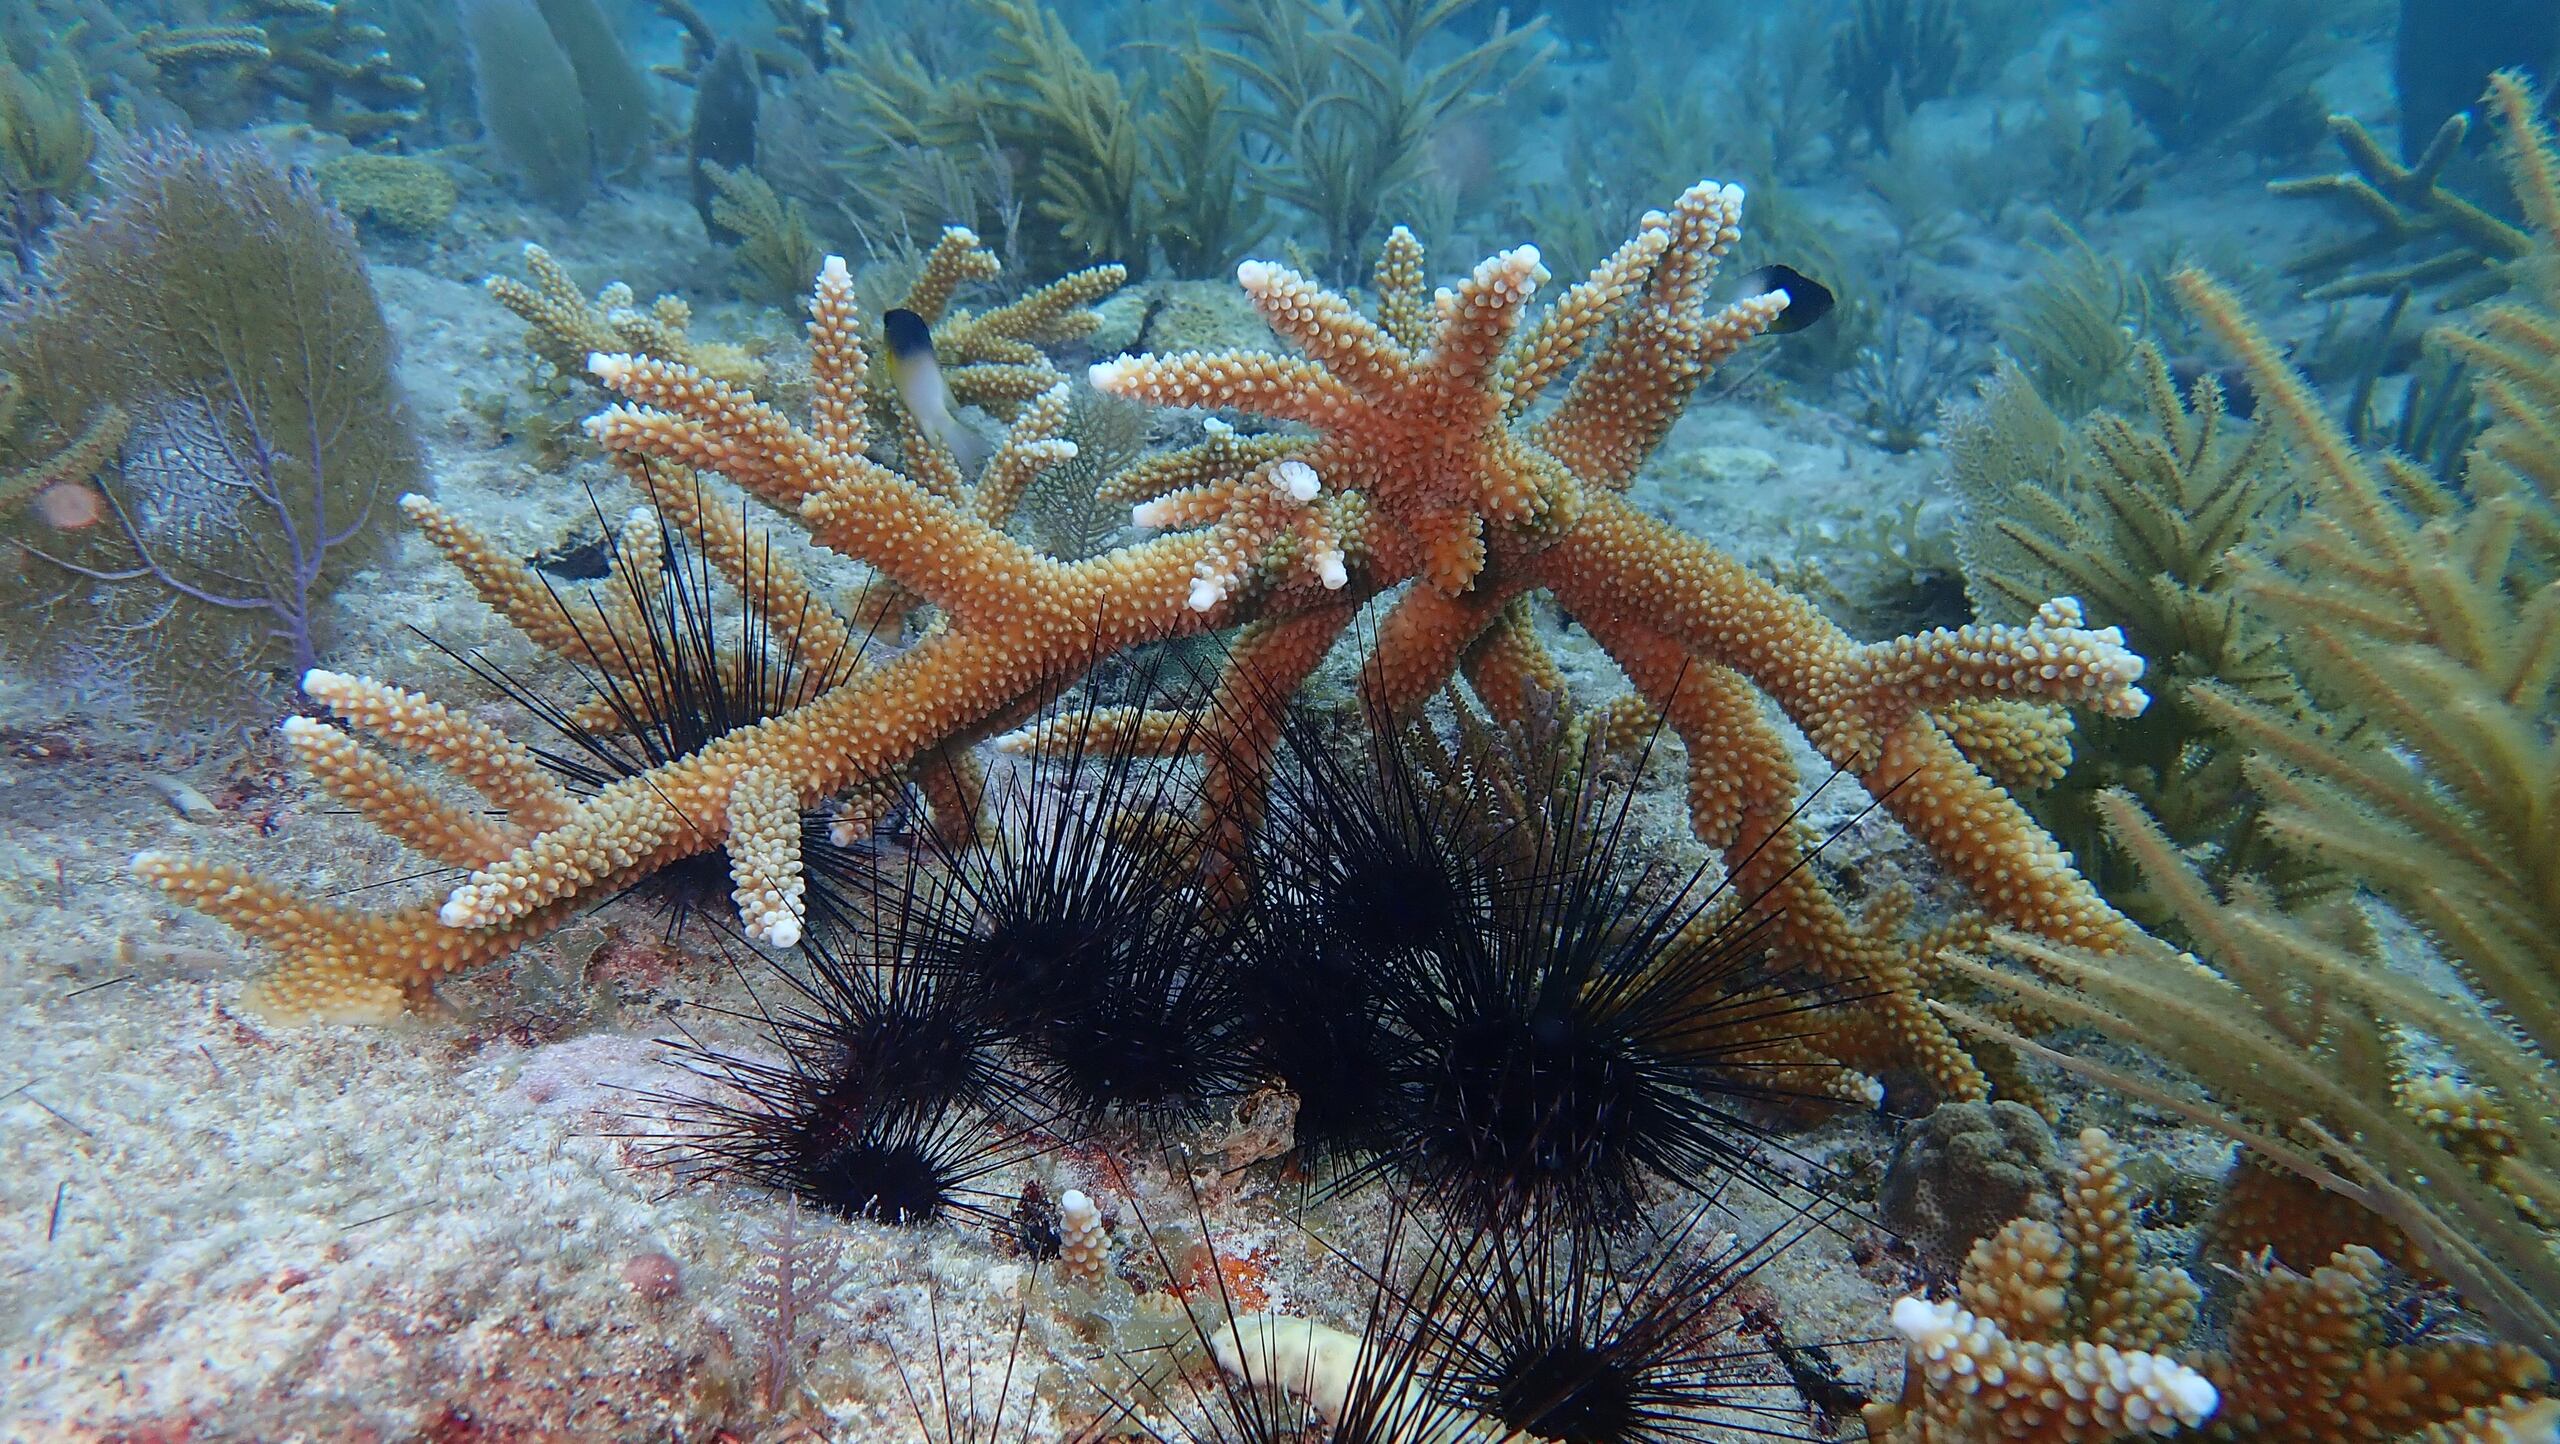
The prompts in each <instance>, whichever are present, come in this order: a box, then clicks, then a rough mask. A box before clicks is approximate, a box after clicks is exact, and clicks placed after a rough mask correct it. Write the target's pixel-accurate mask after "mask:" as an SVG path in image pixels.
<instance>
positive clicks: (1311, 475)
mask: <svg viewBox="0 0 2560 1444" xmlns="http://www.w3.org/2000/svg"><path fill="white" fill-rule="evenodd" d="M1271 479H1272V480H1273V481H1276V482H1278V483H1280V489H1281V490H1283V491H1285V492H1287V493H1288V494H1289V499H1290V500H1291V501H1295V502H1310V501H1313V500H1315V499H1316V493H1317V492H1319V491H1322V490H1323V489H1324V483H1323V481H1322V480H1321V479H1319V478H1318V477H1317V476H1316V469H1315V468H1314V467H1312V466H1309V465H1307V464H1306V463H1305V462H1303V461H1298V460H1295V459H1292V460H1289V461H1284V462H1282V463H1280V464H1279V465H1278V466H1275V467H1273V468H1271Z"/></svg>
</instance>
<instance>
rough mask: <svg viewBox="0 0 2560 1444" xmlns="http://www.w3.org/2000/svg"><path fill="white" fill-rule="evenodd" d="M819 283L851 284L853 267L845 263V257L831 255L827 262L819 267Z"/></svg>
mask: <svg viewBox="0 0 2560 1444" xmlns="http://www.w3.org/2000/svg"><path fill="white" fill-rule="evenodd" d="M818 284H819V285H821V286H850V285H852V284H853V268H852V267H850V266H847V265H846V264H845V263H844V257H842V256H829V257H827V259H826V263H825V264H824V265H821V266H819V267H818Z"/></svg>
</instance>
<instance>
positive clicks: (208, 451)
mask: <svg viewBox="0 0 2560 1444" xmlns="http://www.w3.org/2000/svg"><path fill="white" fill-rule="evenodd" d="M54 240H55V245H54V250H53V252H52V254H51V255H50V257H49V258H48V259H47V261H46V264H45V274H44V278H43V279H44V284H43V286H42V288H41V289H39V290H37V291H35V292H33V293H31V294H29V295H28V296H25V297H23V298H21V299H19V300H18V301H16V302H15V303H13V304H12V305H11V306H9V307H8V309H7V310H5V311H0V371H6V372H8V373H10V374H12V375H14V376H15V377H17V378H18V380H19V382H20V383H21V385H22V386H23V387H24V388H25V393H26V395H27V397H28V399H29V401H30V402H31V403H32V408H31V409H32V411H33V412H34V416H35V419H34V421H33V423H32V425H33V426H34V428H35V429H36V431H37V432H38V433H43V432H47V431H49V432H51V433H54V434H57V435H70V434H73V433H76V432H78V431H79V430H80V429H81V428H82V427H84V426H86V425H88V424H89V423H90V422H91V421H92V420H94V419H95V418H96V417H98V416H100V415H103V414H109V413H110V409H112V410H113V411H115V412H120V413H121V414H123V415H124V416H125V417H127V418H130V421H131V429H130V430H129V431H128V432H127V434H126V436H125V440H124V443H123V445H122V447H121V448H120V450H119V451H118V453H117V454H116V455H115V456H114V457H113V458H112V459H110V460H109V461H108V462H107V463H106V465H104V466H103V467H102V468H101V469H100V470H99V472H98V473H97V475H96V476H95V477H94V478H93V479H92V480H93V484H94V485H95V486H96V487H97V489H98V491H99V493H100V494H101V495H102V497H103V498H104V502H105V507H104V510H105V515H104V517H103V519H102V520H101V522H100V524H98V525H94V526H89V527H86V528H84V529H80V530H77V531H65V530H60V529H57V528H54V527H51V526H49V525H47V524H46V522H45V520H44V518H43V517H42V516H41V515H37V514H33V513H28V514H18V515H10V516H7V517H0V534H5V535H6V536H7V537H8V538H9V539H10V550H11V551H12V552H13V553H15V555H14V556H12V558H11V565H10V566H8V567H7V568H6V569H5V573H0V614H5V616H6V618H7V620H6V622H5V624H0V655H5V656H6V657H7V658H8V659H9V660H10V661H11V662H12V663H14V664H16V665H17V666H18V667H19V668H20V669H21V670H23V671H25V672H28V673H31V674H33V675H36V676H39V677H46V676H53V675H57V674H58V673H59V671H60V666H59V664H60V662H61V661H62V659H63V658H64V657H65V656H67V655H71V649H74V648H79V647H86V648H88V649H90V650H92V651H94V650H96V649H98V648H100V647H106V648H108V649H111V650H113V651H116V652H119V653H122V654H125V655H128V656H131V657H133V658H135V659H136V662H137V664H138V666H139V668H140V670H141V671H142V673H143V674H144V675H146V676H147V677H149V678H150V679H152V686H151V690H150V694H149V695H150V702H151V707H152V710H153V711H154V712H155V713H156V714H157V716H158V719H159V720H160V721H162V722H163V723H166V724H170V725H176V726H186V725H189V724H194V723H201V722H205V721H210V720H216V719H218V718H222V717H225V716H228V715H236V714H237V713H239V712H240V711H242V710H245V709H250V708H254V707H255V706H257V705H258V704H260V703H262V702H265V701H267V700H270V699H271V697H272V695H273V693H274V692H275V691H276V690H278V689H277V688H276V686H275V683H276V680H277V679H278V678H279V677H295V678H298V677H299V676H300V675H301V674H302V672H304V671H305V670H307V669H308V668H310V667H311V666H312V665H313V664H314V663H315V662H316V661H317V660H318V653H319V648H320V643H321V635H320V623H321V619H322V616H323V612H324V608H325V604H326V601H327V599H328V596H329V594H330V593H331V592H332V591H333V590H334V589H335V588H336V587H337V586H338V585H339V584H340V583H342V582H343V581H344V580H345V579H346V577H347V576H348V575H349V574H350V573H351V572H352V571H353V570H354V569H355V567H356V566H357V565H359V564H360V563H361V562H362V561H363V560H364V559H365V557H366V555H367V554H368V553H369V551H370V550H371V549H372V548H373V547H374V546H375V545H376V544H377V543H378V542H379V540H380V538H381V537H382V536H383V535H384V534H385V526H384V523H385V522H386V521H387V520H388V519H389V518H390V516H391V508H389V507H388V506H387V505H377V504H376V503H377V501H379V500H381V499H382V498H385V497H388V496H391V495H396V494H398V493H400V492H402V491H408V490H416V489H418V488H419V487H420V486H421V485H422V483H423V480H424V477H423V472H422V468H421V465H420V458H419V450H418V445H417V442H416V439H415V437H414V435H413V433H412V428H411V426H410V421H409V416H408V412H407V409H406V407H405V406H404V405H403V404H402V402H401V400H400V397H399V392H398V388H397V386H396V384H395V383H394V381H393V379H392V374H391V359H392V342H391V335H390V331H389V330H388V328H387V327H386V326H385V325H384V323H383V318H382V310H381V307H380V305H379V304H378V303H377V302H376V300H375V298H374V295H373V289H372V285H371V283H370V281H369V280H368V279H367V276H366V272H365V265H364V260H363V257H362V255H361V253H360V252H359V251H358V250H357V247H356V240H355V234H354V232H353V230H352V229H350V228H349V227H348V225H347V224H346V222H345V221H344V219H343V218H341V217H340V216H339V215H338V214H337V213H336V212H335V211H333V210H331V209H330V208H329V206H328V204H327V202H325V201H323V200H322V199H321V198H320V195H319V193H318V191H317V190H316V189H315V188H314V186H313V185H312V184H311V182H310V179H309V178H308V177H306V176H301V175H291V174H288V173H287V172H285V171H284V170H282V169H281V168H279V167H278V166H277V165H276V163H275V162H274V161H273V160H272V159H270V158H269V157H268V156H267V155H266V153H265V152H264V151H263V150H260V149H258V148H256V147H254V146H245V145H242V146H223V147H214V148H208V147H203V146H199V145H197V144H196V143H194V142H193V141H190V140H187V139H185V138H183V137H178V136H154V137H150V138H147V139H145V140H143V141H141V142H138V143H137V144H136V145H134V146H133V147H132V148H131V149H129V150H127V151H126V152H125V153H124V154H122V155H121V156H119V157H118V158H117V159H116V160H115V161H114V162H113V163H112V164H111V165H110V166H109V167H108V168H107V184H106V186H105V188H104V194H103V197H102V198H101V199H100V200H99V201H97V202H96V203H95V204H93V205H91V206H90V207H89V208H88V209H87V210H86V211H85V212H83V214H82V215H81V217H80V218H79V220H78V221H77V222H75V223H73V224H71V225H68V226H65V227H60V228H57V230H56V231H55V233H54ZM21 444H22V445H28V446H33V445H34V444H35V443H34V442H32V441H26V440H22V442H21Z"/></svg>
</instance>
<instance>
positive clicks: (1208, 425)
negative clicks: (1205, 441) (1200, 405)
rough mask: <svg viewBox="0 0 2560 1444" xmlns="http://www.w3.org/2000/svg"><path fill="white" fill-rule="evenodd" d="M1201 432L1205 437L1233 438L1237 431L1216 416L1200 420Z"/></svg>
mask: <svg viewBox="0 0 2560 1444" xmlns="http://www.w3.org/2000/svg"><path fill="white" fill-rule="evenodd" d="M1200 432H1201V434H1202V435H1204V436H1233V435H1235V434H1236V429H1235V428H1234V427H1233V426H1230V425H1228V424H1227V423H1226V422H1223V421H1220V420H1219V419H1218V418H1216V417H1214V416H1204V417H1201V418H1200Z"/></svg>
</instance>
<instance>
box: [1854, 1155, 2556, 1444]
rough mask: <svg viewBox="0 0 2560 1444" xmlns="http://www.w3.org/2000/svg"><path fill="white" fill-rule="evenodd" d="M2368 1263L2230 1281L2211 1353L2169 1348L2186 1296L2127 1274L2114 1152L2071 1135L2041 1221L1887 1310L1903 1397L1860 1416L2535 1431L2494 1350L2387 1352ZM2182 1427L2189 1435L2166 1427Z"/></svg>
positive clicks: (2379, 1432)
mask: <svg viewBox="0 0 2560 1444" xmlns="http://www.w3.org/2000/svg"><path fill="white" fill-rule="evenodd" d="M2384 1282H2385V1275H2384V1266H2383V1264H2382V1261H2381V1260H2380V1259H2379V1258H2378V1257H2376V1256H2375V1255H2374V1253H2373V1252H2372V1251H2371V1250H2369V1249H2363V1248H2354V1247H2350V1248H2346V1249H2342V1250H2340V1251H2339V1252H2338V1253H2337V1254H2336V1255H2335V1256H2334V1257H2332V1258H2330V1259H2329V1260H2328V1261H2327V1262H2326V1263H2325V1264H2323V1265H2321V1266H2320V1267H2319V1268H2317V1269H2314V1270H2313V1271H2312V1272H2311V1273H2309V1274H2301V1273H2296V1272H2294V1271H2293V1270H2291V1269H2287V1268H2283V1267H2280V1266H2276V1265H2272V1264H2269V1263H2267V1262H2265V1261H2264V1260H2263V1259H2261V1260H2256V1261H2253V1262H2251V1263H2250V1264H2249V1265H2248V1266H2247V1267H2245V1268H2244V1269H2243V1270H2242V1274H2241V1283H2240V1287H2239V1290H2238V1293H2237V1296H2236V1297H2235V1298H2234V1299H2233V1300H2232V1301H2231V1312H2230V1321H2229V1324H2228V1326H2227V1327H2226V1328H2225V1329H2224V1330H2223V1333H2222V1346H2221V1347H2220V1348H2218V1349H2215V1350H2211V1351H2208V1352H2200V1353H2199V1352H2192V1351H2189V1352H2184V1353H2181V1354H2178V1355H2176V1356H2174V1357H2173V1356H2172V1352H2171V1351H2175V1350H2180V1349H2181V1347H2182V1346H2184V1345H2186V1344H2187V1343H2188V1336H2189V1335H2190V1334H2191V1333H2192V1332H2193V1331H2194V1329H2195V1325H2196V1320H2197V1313H2198V1307H2197V1306H2198V1301H2199V1298H2200V1294H2199V1292H2198V1290H2197V1288H2196V1285H2195V1282H2194V1280H2192V1279H2190V1278H2189V1277H2188V1276H2187V1274H2186V1272H2185V1271H2184V1270H2182V1269H2174V1268H2155V1267H2148V1266H2145V1265H2144V1264H2143V1263H2142V1237H2141V1233H2140V1231H2139V1230H2138V1229H2137V1228H2136V1227H2135V1225H2134V1220H2133V1214H2132V1196H2131V1190H2130V1189H2129V1188H2128V1187H2127V1185H2126V1183H2125V1180H2124V1177H2123V1174H2122V1172H2121V1171H2120V1169H2119V1167H2118V1164H2117V1155H2116V1150H2115V1145H2114V1143H2113V1142H2112V1140H2110V1139H2109V1138H2108V1137H2107V1135H2106V1134H2105V1133H2103V1132H2101V1131H2099V1130H2098V1129H2094V1128H2092V1129H2087V1130H2085V1131H2083V1132H2082V1133H2081V1135H2080V1140H2079V1157H2078V1159H2077V1161H2076V1162H2075V1164H2074V1166H2073V1168H2072V1172H2071V1178H2070V1180H2069V1182H2068V1183H2067V1184H2066V1185H2065V1187H2064V1188H2063V1190H2062V1199H2061V1206H2060V1208H2059V1209H2058V1210H2057V1211H2056V1214H2055V1216H2054V1218H2053V1219H2052V1221H2050V1222H2048V1221H2046V1220H2044V1219H2040V1218H2020V1219H2017V1220H2014V1221H2012V1222H2011V1223H2009V1224H2008V1225H2007V1226H2005V1227H2003V1228H2002V1229H2001V1230H2000V1231H1999V1232H1998V1233H1996V1234H1994V1235H1993V1236H1991V1237H1990V1238H1987V1239H1985V1240H1983V1241H1982V1242H1981V1243H1980V1244H1979V1245H1977V1246H1976V1247H1975V1248H1974V1250H1973V1253H1972V1254H1971V1256H1970V1257H1968V1258H1967V1259H1966V1260H1965V1266H1964V1273H1963V1277H1962V1278H1961V1280H1960V1281H1959V1283H1958V1287H1957V1297H1956V1298H1955V1299H1952V1300H1948V1301H1946V1302H1943V1303H1934V1304H1933V1303H1929V1302H1927V1301H1925V1300H1922V1299H1918V1298H1906V1299H1903V1300H1901V1301H1900V1302H1899V1303H1897V1304H1896V1305H1895V1306H1894V1311H1893V1322H1894V1328H1895V1330H1896V1331H1897V1332H1899V1333H1900V1334H1902V1336H1903V1339H1904V1342H1905V1344H1906V1346H1907V1348H1908V1350H1909V1353H1910V1365H1909V1368H1908V1371H1907V1372H1906V1374H1905V1376H1904V1382H1903V1394H1902V1397H1901V1399H1900V1400H1898V1401H1897V1402H1895V1403H1891V1404H1870V1405H1868V1406H1867V1409H1866V1425H1867V1437H1868V1439H1869V1440H1870V1441H1871V1444H1990V1441H1995V1440H2000V1441H2039V1444H2066V1441H2069V1444H2099V1441H2104V1440H2111V1439H2121V1438H2129V1437H2134V1436H2137V1435H2143V1434H2153V1435H2158V1434H2172V1433H2176V1434H2181V1436H2182V1437H2201V1438H2206V1439H2216V1440H2228V1441H2233V1444H2335V1441H2373V1444H2383V1441H2389V1440H2404V1441H2413V1444H2416V1441H2424V1444H2436V1441H2446V1444H2450V1441H2454V1440H2477V1441H2481V1444H2489V1441H2494V1440H2499V1439H2503V1438H2510V1437H2531V1436H2530V1435H2529V1434H2528V1435H2521V1436H2519V1435H2516V1434H2508V1433H2502V1432H2500V1431H2501V1430H2502V1429H2505V1430H2521V1429H2525V1428H2530V1427H2537V1426H2538V1427H2545V1428H2547V1427H2548V1426H2549V1421H2550V1420H2551V1419H2552V1417H2553V1413H2552V1409H2551V1406H2550V1401H2548V1400H2538V1399H2535V1398H2533V1397H2531V1396H2532V1395H2534V1394H2536V1393H2538V1392H2540V1391H2541V1390H2543V1389H2545V1388H2547V1387H2548V1386H2549V1383H2550V1371H2549V1370H2548V1369H2547V1368H2545V1367H2544V1366H2543V1365H2542V1363H2541V1362H2540V1361H2539V1360H2537V1359H2535V1358H2534V1357H2533V1355H2532V1354H2531V1353H2530V1352H2528V1351H2526V1350H2524V1349H2521V1348H2518V1347H2515V1346H2514V1345H2511V1344H2490V1343H2482V1342H2478V1341H2476V1340H2469V1339H2437V1340H2429V1341H2424V1342H2414V1343H2409V1342H2399V1341H2397V1340H2396V1339H2395V1337H2394V1330H2393V1328H2392V1326H2391V1324H2390V1322H2389V1319H2390V1314H2389V1311H2388V1307H2387V1304H2386V1300H2385V1298H2384V1290H2383V1285H2384ZM2185 1430H2193V1431H2194V1434H2193V1435H2187V1434H2185V1432H2184V1431H2185Z"/></svg>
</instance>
